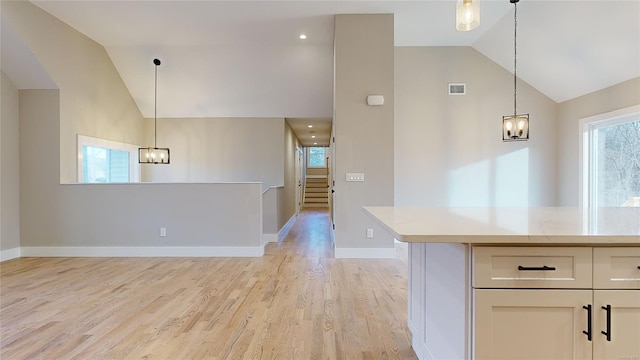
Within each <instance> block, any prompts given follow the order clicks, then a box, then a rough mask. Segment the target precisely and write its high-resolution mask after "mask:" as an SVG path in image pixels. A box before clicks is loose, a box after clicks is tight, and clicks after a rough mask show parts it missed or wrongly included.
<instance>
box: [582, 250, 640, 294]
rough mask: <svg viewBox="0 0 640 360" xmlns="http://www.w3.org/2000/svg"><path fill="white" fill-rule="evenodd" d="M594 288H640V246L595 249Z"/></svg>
mask: <svg viewBox="0 0 640 360" xmlns="http://www.w3.org/2000/svg"><path fill="white" fill-rule="evenodd" d="M593 287H594V289H640V247H616V248H594V249H593Z"/></svg>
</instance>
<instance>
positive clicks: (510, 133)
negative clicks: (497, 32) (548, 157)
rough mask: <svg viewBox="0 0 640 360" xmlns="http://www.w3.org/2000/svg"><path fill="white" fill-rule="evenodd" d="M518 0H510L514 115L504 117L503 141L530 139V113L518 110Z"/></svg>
mask: <svg viewBox="0 0 640 360" xmlns="http://www.w3.org/2000/svg"><path fill="white" fill-rule="evenodd" d="M518 1H519V0H509V2H511V3H512V4H513V7H514V11H513V115H509V116H503V117H502V141H523V140H529V114H521V115H518V110H517V97H518V91H517V86H516V85H517V81H518V77H517V73H516V71H517V69H518V66H517V65H518V62H517V59H518V51H517V39H518Z"/></svg>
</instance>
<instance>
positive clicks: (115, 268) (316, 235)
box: [0, 210, 416, 360]
mask: <svg viewBox="0 0 640 360" xmlns="http://www.w3.org/2000/svg"><path fill="white" fill-rule="evenodd" d="M329 223H330V222H329V214H328V212H327V211H326V210H313V211H303V212H301V214H300V216H299V217H298V220H297V221H296V224H295V225H294V226H293V228H292V229H291V231H289V235H288V237H287V238H285V239H283V240H282V241H281V242H279V243H271V244H268V245H267V247H266V249H265V255H264V256H263V257H262V258H21V259H15V260H11V261H7V262H3V263H1V264H0V280H1V281H0V358H2V359H26V358H42V359H97V358H103V359H139V358H146V359H168V358H171V359H275V358H278V359H320V358H322V359H348V360H351V359H365V358H375V359H380V358H389V359H416V356H415V354H414V353H413V351H412V349H411V346H410V334H409V330H408V329H407V326H406V319H407V313H406V303H407V264H406V260H404V261H403V260H364V259H358V260H349V259H334V258H333V244H332V242H331V236H330V232H329V231H330V230H329V229H330V227H329V226H330V225H329Z"/></svg>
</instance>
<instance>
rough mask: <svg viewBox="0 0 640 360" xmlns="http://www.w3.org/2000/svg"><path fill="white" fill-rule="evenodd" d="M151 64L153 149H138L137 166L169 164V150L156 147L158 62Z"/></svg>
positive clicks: (156, 60)
mask: <svg viewBox="0 0 640 360" xmlns="http://www.w3.org/2000/svg"><path fill="white" fill-rule="evenodd" d="M153 64H154V65H155V66H156V67H155V69H156V73H155V89H154V100H153V102H154V109H153V147H148V148H138V163H139V164H169V162H170V156H169V155H170V154H169V148H159V147H158V146H157V140H158V66H159V65H160V60H158V59H153Z"/></svg>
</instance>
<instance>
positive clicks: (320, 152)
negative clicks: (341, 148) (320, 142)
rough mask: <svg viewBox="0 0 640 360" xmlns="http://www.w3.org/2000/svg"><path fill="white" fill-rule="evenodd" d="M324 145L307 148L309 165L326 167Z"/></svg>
mask: <svg viewBox="0 0 640 360" xmlns="http://www.w3.org/2000/svg"><path fill="white" fill-rule="evenodd" d="M325 149H326V147H310V148H309V167H322V168H325V167H327V157H326V156H325Z"/></svg>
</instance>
